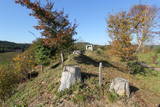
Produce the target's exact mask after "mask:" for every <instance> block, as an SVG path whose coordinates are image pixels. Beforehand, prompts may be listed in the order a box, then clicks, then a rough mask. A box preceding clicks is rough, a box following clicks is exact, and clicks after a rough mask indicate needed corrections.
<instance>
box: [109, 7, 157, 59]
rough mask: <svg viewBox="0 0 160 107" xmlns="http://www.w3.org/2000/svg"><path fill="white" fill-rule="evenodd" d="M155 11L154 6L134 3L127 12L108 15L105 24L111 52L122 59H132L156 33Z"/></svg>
mask: <svg viewBox="0 0 160 107" xmlns="http://www.w3.org/2000/svg"><path fill="white" fill-rule="evenodd" d="M157 13H158V9H157V8H155V7H152V6H148V5H135V6H133V7H132V8H131V9H130V10H129V11H128V12H119V13H118V14H115V15H110V16H109V19H108V21H107V22H108V25H107V26H108V32H109V36H110V37H111V39H112V42H111V47H112V53H113V54H114V55H116V56H119V57H121V59H122V60H123V61H129V60H133V58H134V56H135V54H136V53H137V51H139V49H140V47H142V46H143V44H144V42H146V41H147V40H148V39H149V38H150V37H152V36H153V35H155V34H157V33H158V32H157V31H156V30H157V29H156V28H155V25H156V21H157V20H156V17H157ZM133 40H134V41H136V44H137V45H136V44H133Z"/></svg>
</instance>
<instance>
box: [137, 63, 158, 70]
mask: <svg viewBox="0 0 160 107" xmlns="http://www.w3.org/2000/svg"><path fill="white" fill-rule="evenodd" d="M140 64H141V65H142V66H144V67H146V68H149V69H152V70H155V71H160V68H159V67H152V66H150V65H147V64H145V63H140Z"/></svg>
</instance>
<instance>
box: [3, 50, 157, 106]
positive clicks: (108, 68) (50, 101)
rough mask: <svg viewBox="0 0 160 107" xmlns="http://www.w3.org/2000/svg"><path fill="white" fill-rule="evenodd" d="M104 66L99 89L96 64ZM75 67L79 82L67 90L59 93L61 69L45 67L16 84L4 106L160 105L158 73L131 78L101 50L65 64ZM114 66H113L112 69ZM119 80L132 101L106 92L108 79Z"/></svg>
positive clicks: (76, 57)
mask: <svg viewBox="0 0 160 107" xmlns="http://www.w3.org/2000/svg"><path fill="white" fill-rule="evenodd" d="M99 62H102V63H103V69H102V73H103V86H102V87H101V88H100V87H99V86H98V65H99ZM68 64H69V65H72V64H74V65H75V64H76V65H78V66H79V67H80V68H81V71H82V82H81V83H76V84H75V85H73V86H72V87H71V88H70V89H66V90H65V91H62V92H58V88H59V85H60V77H61V72H62V68H61V66H60V65H59V66H54V65H53V67H50V68H49V69H48V68H46V69H45V71H44V72H40V73H39V75H38V77H36V78H34V79H32V80H28V82H25V83H22V84H20V85H19V87H18V89H17V92H16V93H15V94H14V95H13V96H12V97H11V98H10V99H8V100H7V101H6V103H5V104H6V105H5V106H6V107H7V106H8V107H10V106H14V105H17V106H18V105H19V106H20V105H21V106H22V105H23V106H28V107H49V106H62V107H63V106H68V107H74V106H75V105H77V106H78V105H79V106H89V107H90V106H101V107H103V106H113V107H114V106H118V107H121V106H127V107H130V106H133V107H134V106H137V105H139V106H150V107H152V106H155V105H157V104H159V103H160V100H159V99H160V86H159V85H158V84H160V72H157V71H148V72H146V73H145V74H136V75H130V74H126V73H123V72H121V70H120V69H119V67H117V64H116V63H114V61H112V60H111V58H110V57H108V55H107V54H105V52H103V51H102V50H99V51H94V52H86V53H85V55H82V56H76V55H70V56H69V58H68V59H67V60H66V61H65V65H68ZM115 65H116V66H115ZM115 77H122V78H125V79H128V80H129V81H130V84H131V85H132V86H131V90H132V94H131V98H129V99H127V98H125V97H123V98H122V97H119V96H118V95H116V94H115V93H110V92H108V88H109V84H110V80H111V79H113V78H115Z"/></svg>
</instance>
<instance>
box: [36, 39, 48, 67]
mask: <svg viewBox="0 0 160 107" xmlns="http://www.w3.org/2000/svg"><path fill="white" fill-rule="evenodd" d="M50 58H51V49H50V48H48V47H46V46H45V45H43V44H42V42H41V41H39V42H38V43H37V44H36V49H35V60H36V63H37V64H41V65H46V64H49V62H50Z"/></svg>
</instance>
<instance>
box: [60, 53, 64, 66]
mask: <svg viewBox="0 0 160 107" xmlns="http://www.w3.org/2000/svg"><path fill="white" fill-rule="evenodd" d="M63 63H64V58H63V53H62V52H61V64H62V65H61V67H63Z"/></svg>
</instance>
